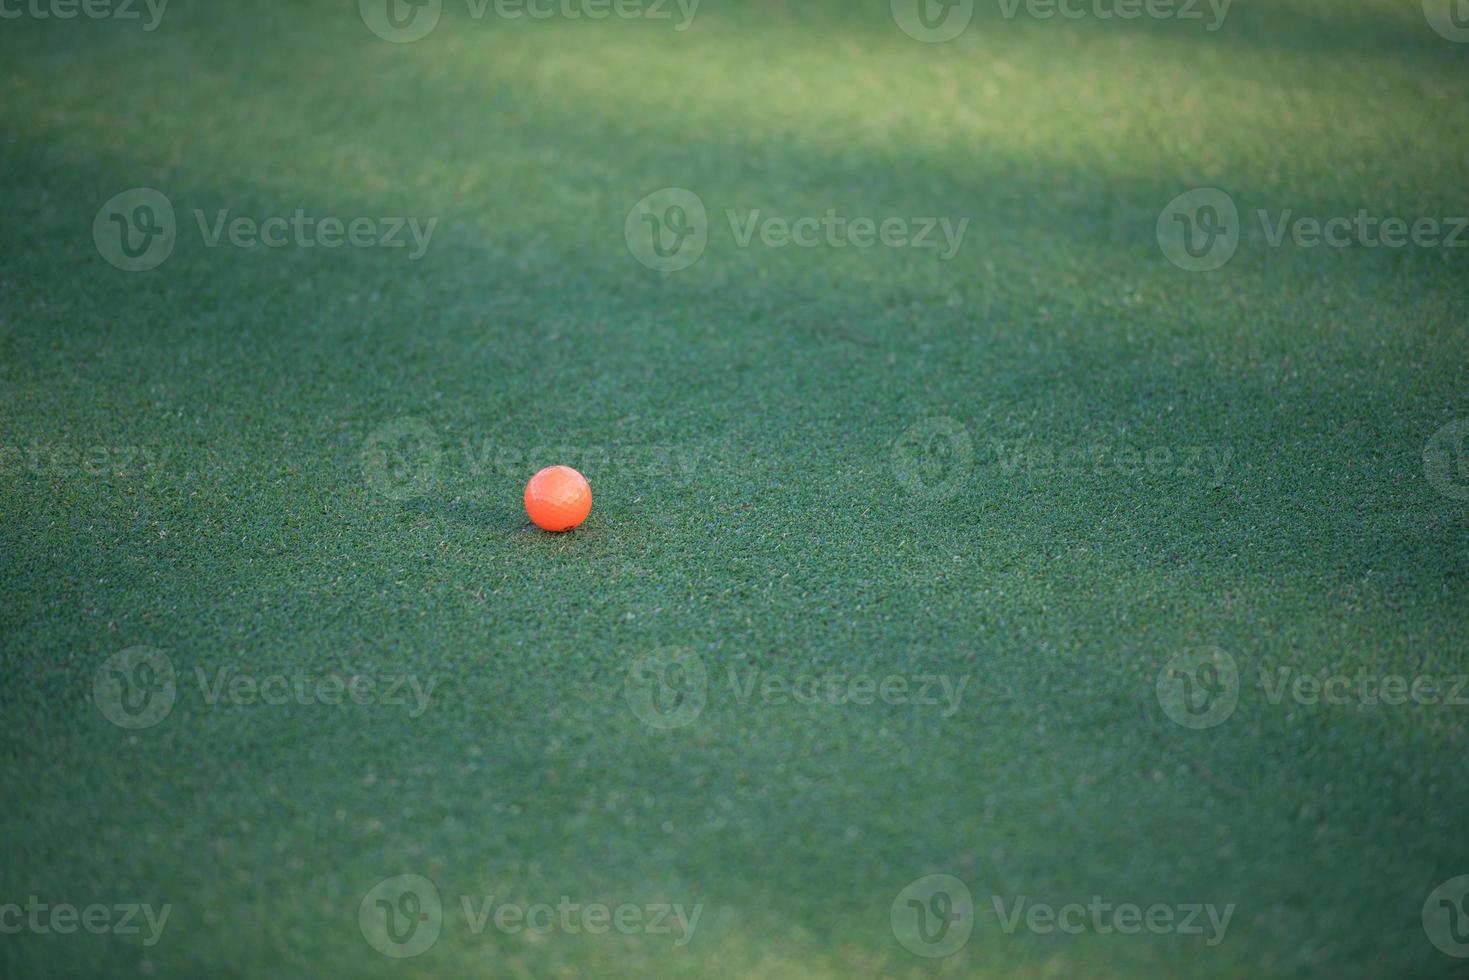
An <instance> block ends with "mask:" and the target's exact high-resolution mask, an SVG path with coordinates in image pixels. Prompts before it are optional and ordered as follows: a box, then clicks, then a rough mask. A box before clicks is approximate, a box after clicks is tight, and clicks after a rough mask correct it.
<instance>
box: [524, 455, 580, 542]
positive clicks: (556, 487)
mask: <svg viewBox="0 0 1469 980" xmlns="http://www.w3.org/2000/svg"><path fill="white" fill-rule="evenodd" d="M525 512H526V513H527V514H529V515H530V519H531V520H532V521H534V522H535V525H536V527H538V528H541V529H542V530H544V531H570V530H571V529H572V528H574V527H576V526H578V525H579V524H581V522H582V521H584V520H586V519H587V515H588V514H590V513H591V512H592V487H591V485H590V484H589V483H587V478H586V477H584V476H582V475H581V474H580V473H578V472H577V471H576V470H574V469H572V468H571V467H570V466H548V467H546V468H545V469H543V470H541V471H540V472H539V473H537V474H536V475H535V476H533V477H531V478H530V482H529V483H527V484H526V485H525Z"/></svg>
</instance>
